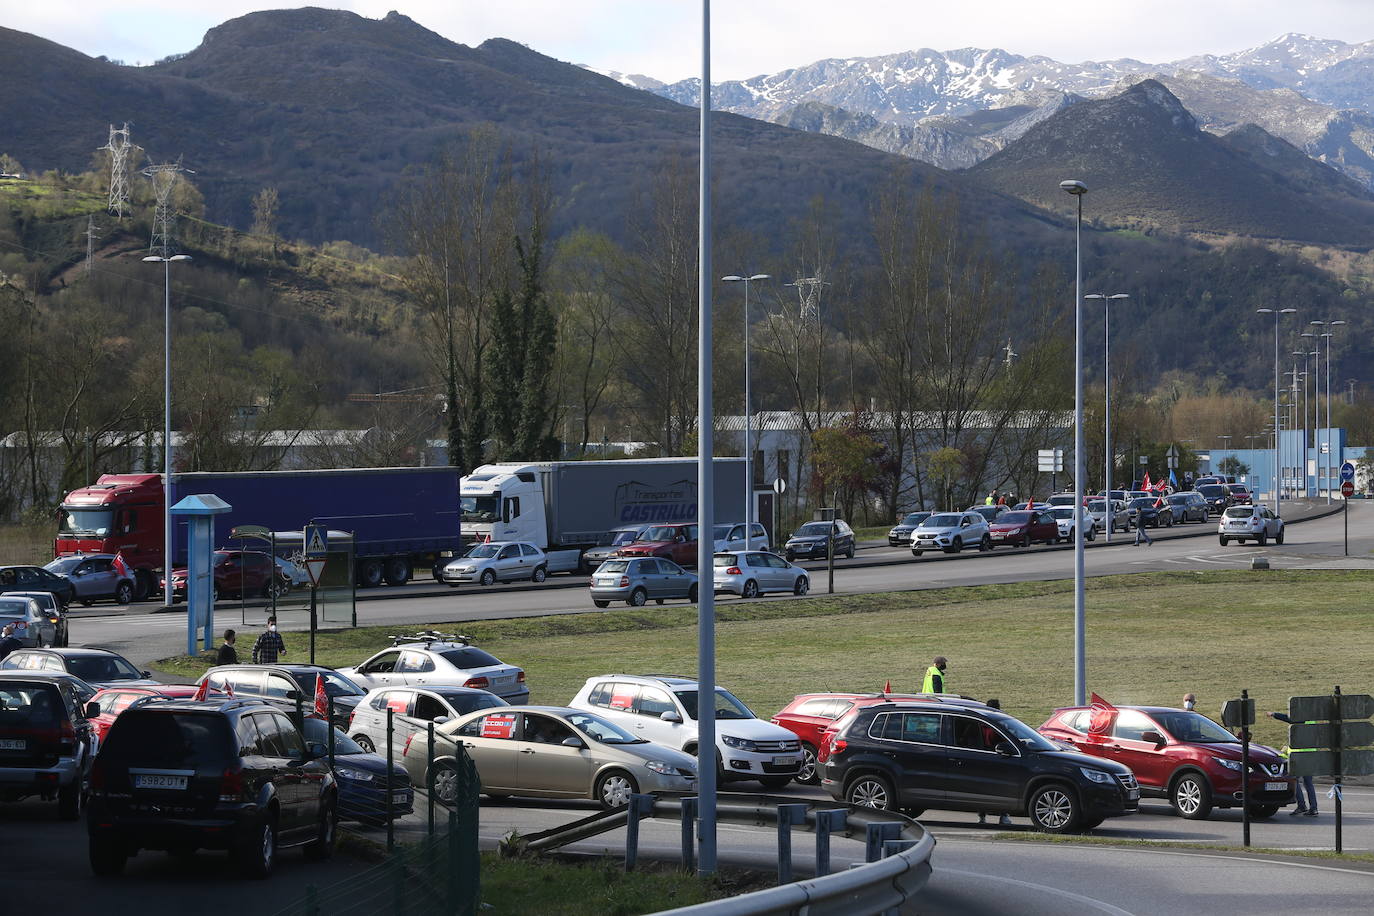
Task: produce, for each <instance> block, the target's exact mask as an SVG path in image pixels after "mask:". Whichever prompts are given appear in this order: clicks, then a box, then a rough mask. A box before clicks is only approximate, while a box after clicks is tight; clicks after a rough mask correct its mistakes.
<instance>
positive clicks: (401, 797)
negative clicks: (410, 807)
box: [391, 792, 410, 805]
mask: <svg viewBox="0 0 1374 916" xmlns="http://www.w3.org/2000/svg"><path fill="white" fill-rule="evenodd" d="M408 801H410V797H409V795H408V794H407V793H405V792H392V793H391V803H392V804H393V805H404V804H405V803H406V802H408Z"/></svg>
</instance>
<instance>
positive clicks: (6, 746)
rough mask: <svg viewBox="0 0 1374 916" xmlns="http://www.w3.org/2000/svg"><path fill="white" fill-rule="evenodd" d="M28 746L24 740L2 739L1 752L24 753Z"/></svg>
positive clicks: (0, 739) (0, 740)
mask: <svg viewBox="0 0 1374 916" xmlns="http://www.w3.org/2000/svg"><path fill="white" fill-rule="evenodd" d="M28 746H29V743H28V742H27V741H25V740H24V739H23V738H0V751H22V750H24V748H26V747H28Z"/></svg>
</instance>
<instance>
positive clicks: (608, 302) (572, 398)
mask: <svg viewBox="0 0 1374 916" xmlns="http://www.w3.org/2000/svg"><path fill="white" fill-rule="evenodd" d="M621 257H623V253H622V252H620V250H619V249H618V248H617V247H616V245H615V243H614V242H612V241H611V240H610V239H609V238H608V237H606V236H604V235H601V234H599V233H593V232H588V231H584V230H577V231H574V232H573V233H572V234H570V235H568V236H566V237H565V238H564V239H563V241H562V243H561V244H560V245H559V247H558V255H557V258H556V264H557V268H556V272H555V274H554V277H553V284H554V286H555V288H556V289H557V290H558V292H557V294H556V299H557V302H558V371H557V373H556V378H557V380H558V385H559V393H558V403H559V404H560V405H569V406H572V407H575V408H576V410H577V415H578V417H579V419H580V420H581V426H580V432H579V434H578V438H577V454H579V455H583V454H586V451H587V444H588V442H589V441H590V440H591V436H592V416H593V415H594V414H595V413H596V412H597V410H598V409H600V407H601V400H602V398H603V397H605V395H606V391H607V390H608V389H609V388H610V386H611V382H612V379H613V373H614V369H615V366H614V363H613V361H612V359H611V356H612V346H613V345H612V341H611V328H612V327H613V325H614V323H615V320H616V310H615V302H614V299H613V298H612V295H611V279H610V276H609V271H610V270H611V268H612V265H613V264H614V263H615V262H616V261H617V260H618V259H619V258H621ZM564 409H566V407H565V408H564Z"/></svg>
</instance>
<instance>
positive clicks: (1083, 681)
mask: <svg viewBox="0 0 1374 916" xmlns="http://www.w3.org/2000/svg"><path fill="white" fill-rule="evenodd" d="M1059 187H1060V188H1061V189H1063V190H1064V191H1066V192H1068V193H1069V194H1072V195H1073V196H1074V198H1075V200H1076V202H1077V204H1078V215H1077V218H1076V219H1075V220H1074V236H1073V237H1074V256H1073V268H1074V269H1073V274H1074V279H1073V504H1074V506H1075V507H1076V508H1078V509H1081V508H1082V506H1083V195H1084V194H1087V193H1088V186H1087V185H1085V184H1084V183H1083V182H1081V181H1074V180H1068V181H1061V182H1059ZM1107 517H1108V519H1110V518H1111V502H1110V499H1109V501H1108V503H1107ZM1083 542H1084V538H1082V537H1076V538H1074V539H1073V702H1074V705H1075V706H1082V705H1083V704H1084V703H1085V702H1086V699H1085V698H1086V695H1087V680H1088V679H1087V665H1086V658H1085V656H1086V654H1087V653H1086V648H1085V642H1086V640H1085V637H1086V632H1085V631H1086V625H1085V621H1084V613H1083Z"/></svg>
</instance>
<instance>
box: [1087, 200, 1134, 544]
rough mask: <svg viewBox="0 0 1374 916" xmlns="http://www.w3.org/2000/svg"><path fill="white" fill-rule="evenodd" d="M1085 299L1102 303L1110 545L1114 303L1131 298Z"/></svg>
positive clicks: (1106, 504) (1119, 295) (1122, 295)
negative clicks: (1098, 300)
mask: <svg viewBox="0 0 1374 916" xmlns="http://www.w3.org/2000/svg"><path fill="white" fill-rule="evenodd" d="M1080 193H1081V192H1080ZM1079 201H1080V207H1081V201H1082V198H1081V197H1080V198H1079ZM1083 298H1084V299H1100V300H1101V301H1102V323H1103V332H1102V387H1103V390H1104V391H1105V392H1106V396H1107V397H1106V400H1107V415H1106V421H1107V425H1106V430H1105V432H1104V433H1103V440H1104V446H1105V448H1104V449H1103V451H1104V452H1105V453H1106V459H1105V461H1104V463H1105V464H1106V466H1107V472H1106V476H1105V477H1103V478H1102V479H1103V481H1104V482H1103V484H1102V489H1103V491H1104V493H1105V494H1106V495H1105V496H1104V497H1103V499H1104V502H1103V508H1104V509H1105V510H1106V513H1107V514H1106V516H1105V518H1106V519H1107V543H1109V544H1110V543H1111V541H1112V529H1113V528H1115V527H1116V525H1114V524H1113V519H1112V471H1113V470H1115V465H1116V462H1115V461H1114V460H1113V458H1114V457H1115V456H1114V455H1113V454H1112V302H1114V301H1116V300H1118V299H1129V298H1131V297H1130V296H1129V295H1127V294H1126V293H1113V294H1112V295H1110V296H1104V295H1102V294H1101V293H1089V294H1088V295H1086V296H1084V297H1083ZM1079 511H1082V507H1081V506H1080V507H1079ZM1073 524H1074V532H1075V537H1076V536H1077V531H1078V521H1077V519H1075V520H1074V523H1073Z"/></svg>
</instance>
